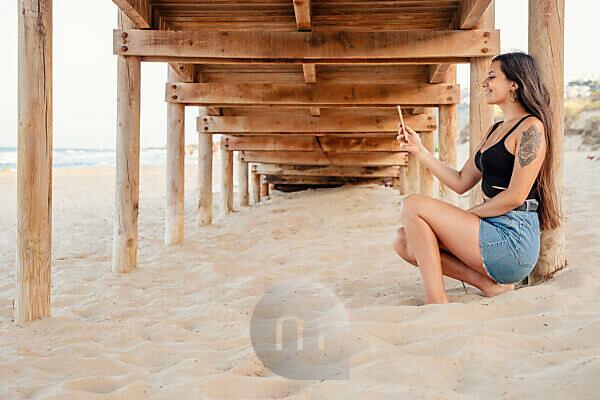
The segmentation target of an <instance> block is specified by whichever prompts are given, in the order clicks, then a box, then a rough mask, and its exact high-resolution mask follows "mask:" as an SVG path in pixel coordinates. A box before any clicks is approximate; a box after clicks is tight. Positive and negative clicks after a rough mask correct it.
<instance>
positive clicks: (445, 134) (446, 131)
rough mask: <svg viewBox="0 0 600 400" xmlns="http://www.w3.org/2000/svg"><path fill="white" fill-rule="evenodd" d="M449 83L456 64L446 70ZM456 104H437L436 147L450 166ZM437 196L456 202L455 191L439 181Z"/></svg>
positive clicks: (453, 159)
mask: <svg viewBox="0 0 600 400" xmlns="http://www.w3.org/2000/svg"><path fill="white" fill-rule="evenodd" d="M448 76H449V77H450V79H449V81H448V82H449V83H455V82H456V65H451V66H450V69H449V71H448ZM456 141H457V135H456V105H455V104H442V105H440V106H439V121H438V148H439V160H440V161H441V162H443V163H444V164H447V165H448V166H450V167H452V168H456ZM439 188H440V191H439V198H440V199H441V200H443V201H445V202H447V203H450V204H456V193H455V192H453V191H452V190H451V189H450V188H448V187H447V186H446V185H444V184H443V183H442V182H439Z"/></svg>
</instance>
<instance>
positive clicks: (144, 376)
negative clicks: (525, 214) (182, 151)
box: [0, 145, 600, 400]
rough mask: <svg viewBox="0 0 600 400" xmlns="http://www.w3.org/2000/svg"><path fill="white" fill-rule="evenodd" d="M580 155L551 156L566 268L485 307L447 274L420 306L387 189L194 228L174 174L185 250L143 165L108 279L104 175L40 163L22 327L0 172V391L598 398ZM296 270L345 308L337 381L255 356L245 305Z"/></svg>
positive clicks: (189, 181) (357, 190)
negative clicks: (46, 236) (44, 190)
mask: <svg viewBox="0 0 600 400" xmlns="http://www.w3.org/2000/svg"><path fill="white" fill-rule="evenodd" d="M463 153H464V145H463ZM592 155H593V156H595V157H600V154H598V153H591V152H583V151H566V152H565V163H566V164H565V165H566V167H565V171H566V176H565V182H566V192H565V207H566V212H567V216H568V218H567V221H566V239H567V257H568V266H567V268H566V269H565V270H563V271H561V272H559V273H557V274H556V275H555V277H554V278H553V279H552V280H550V281H548V282H545V283H543V284H541V285H538V286H534V287H526V288H521V289H519V290H517V291H514V292H510V293H507V294H504V295H501V296H498V297H494V298H491V299H490V298H485V297H482V296H480V295H479V291H478V290H477V289H475V288H473V287H470V286H467V289H468V290H467V293H465V291H464V289H463V288H462V285H461V283H460V282H459V281H455V280H453V279H450V278H447V279H446V288H447V289H448V293H449V299H450V301H451V302H452V303H451V304H448V305H423V303H424V291H423V287H422V285H421V279H420V275H419V271H418V269H417V268H415V267H413V266H411V265H409V264H407V263H406V262H404V261H403V260H401V259H400V258H399V257H398V256H397V255H396V254H395V253H394V252H393V250H392V248H391V242H392V238H393V235H394V233H395V230H396V229H397V228H398V227H399V226H400V210H401V205H400V201H401V197H400V196H399V195H398V193H397V191H396V190H395V189H392V188H386V187H378V186H374V185H365V186H357V187H343V188H336V189H323V190H309V191H306V192H299V193H286V194H283V193H279V192H276V193H275V194H274V195H272V197H271V199H270V200H268V201H267V202H265V203H263V204H260V205H258V206H251V207H246V208H243V209H241V210H240V209H239V208H237V211H235V212H234V213H233V214H230V215H228V216H226V217H223V216H220V215H219V214H218V211H217V210H216V212H217V214H216V215H217V217H216V220H215V223H214V225H212V226H208V227H202V228H200V229H197V228H196V224H195V222H196V219H195V206H196V192H195V190H196V168H195V166H193V165H191V166H190V165H188V166H186V205H185V207H186V241H185V244H183V245H181V246H176V247H166V246H165V245H164V244H163V235H164V186H165V182H164V168H163V167H157V166H142V170H141V195H140V198H141V201H140V216H139V218H140V219H139V232H140V241H139V256H138V260H139V261H138V262H139V265H138V268H137V270H136V271H134V272H133V273H130V274H126V275H120V276H119V275H116V274H113V273H112V272H111V248H112V230H113V216H112V215H113V203H114V169H113V168H111V167H96V168H59V169H55V170H54V181H53V189H54V190H53V201H54V203H53V207H54V208H53V239H54V241H53V244H54V247H53V275H52V318H50V319H45V320H42V321H36V322H32V323H29V324H24V325H15V324H14V323H13V322H12V315H13V306H12V302H13V297H14V293H15V282H14V281H15V276H14V270H15V268H14V263H15V235H16V233H15V229H16V174H15V172H13V171H3V172H1V173H0V187H2V191H0V201H1V203H2V204H3V207H2V208H0V227H1V229H0V268H1V273H0V319H1V322H0V350H1V351H0V398H2V399H30V398H34V399H108V398H110V399H146V398H152V399H170V400H172V399H246V398H248V399H249V398H251V399H267V398H277V399H298V400H300V399H302V400H305V399H344V400H348V399H400V398H402V399H404V398H407V399H413V398H414V399H421V398H423V399H480V398H494V399H500V398H502V399H538V398H539V399H542V398H543V399H565V398H569V399H596V398H598V391H599V390H600V381H599V380H598V379H597V378H598V377H599V376H600V343H599V342H598V340H597V338H598V336H599V335H600V312H599V310H600V268H598V264H599V260H600V246H598V238H599V237H600V224H599V222H600V209H599V208H598V204H600V187H599V185H598V176H600V160H598V158H595V159H589V158H588V156H592ZM462 159H463V160H464V155H463V158H462ZM459 161H460V160H459ZM460 162H461V164H460V165H462V161H460ZM460 201H461V202H462V203H464V205H465V208H466V197H463V198H461V199H460ZM299 278H304V279H309V280H312V281H315V282H318V283H319V284H321V285H324V286H326V287H327V288H329V289H330V290H331V291H333V292H334V293H335V294H336V295H337V297H338V298H339V299H340V301H341V302H342V303H343V305H344V307H345V308H346V310H347V312H348V317H349V320H350V328H351V334H350V344H351V353H350V354H349V359H348V362H349V366H350V374H351V376H350V379H349V380H324V381H320V380H291V379H286V378H284V377H281V376H278V375H277V374H275V373H273V372H272V371H270V370H269V369H268V368H266V367H265V366H264V365H263V364H262V363H261V361H260V360H259V359H258V358H257V356H256V354H255V352H254V351H253V347H252V345H251V343H250V338H249V324H250V318H251V315H252V312H253V310H254V307H255V305H256V303H257V302H258V300H259V299H260V298H261V296H262V295H263V294H264V292H265V290H266V289H267V288H268V287H269V286H270V285H272V284H274V283H277V282H279V281H286V280H294V279H299Z"/></svg>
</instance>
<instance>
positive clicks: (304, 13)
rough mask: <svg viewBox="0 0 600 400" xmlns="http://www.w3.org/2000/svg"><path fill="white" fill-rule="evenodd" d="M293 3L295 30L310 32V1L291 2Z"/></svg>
mask: <svg viewBox="0 0 600 400" xmlns="http://www.w3.org/2000/svg"><path fill="white" fill-rule="evenodd" d="M293 3H294V14H295V15H296V27H297V29H298V30H299V31H310V30H311V29H312V21H311V12H310V5H311V4H310V0H293Z"/></svg>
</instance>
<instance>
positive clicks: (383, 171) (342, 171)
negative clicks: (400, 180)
mask: <svg viewBox="0 0 600 400" xmlns="http://www.w3.org/2000/svg"><path fill="white" fill-rule="evenodd" d="M399 168H400V167H334V166H330V165H328V166H322V165H290V164H255V167H254V169H253V170H254V171H256V172H257V173H259V174H262V175H302V176H344V177H352V176H354V177H364V178H369V177H371V178H397V177H399V176H400V175H399Z"/></svg>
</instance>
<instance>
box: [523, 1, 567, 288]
mask: <svg viewBox="0 0 600 400" xmlns="http://www.w3.org/2000/svg"><path fill="white" fill-rule="evenodd" d="M564 16H565V3H564V0H529V54H530V55H531V56H532V57H533V58H534V59H535V61H536V63H537V64H538V66H539V68H540V73H541V78H542V80H543V82H544V83H545V84H546V85H547V87H548V91H549V92H550V108H551V111H550V116H551V120H550V121H549V122H550V125H552V127H553V129H554V130H553V136H552V138H551V140H552V145H553V155H554V169H553V171H552V177H553V178H554V182H553V185H554V188H555V191H556V193H557V197H558V210H559V212H560V213H561V214H562V215H563V216H564V214H563V213H564V210H563V207H564V206H563V201H564V153H563V140H564V105H563V99H564V86H563V85H564ZM566 264H567V255H566V244H565V228H564V221H563V223H561V225H560V226H559V227H558V228H556V229H554V230H543V231H542V239H541V249H540V258H539V260H538V263H537V265H536V266H535V269H534V270H533V272H532V273H531V274H529V277H528V283H529V284H533V283H535V282H538V281H540V280H543V279H547V278H549V277H550V276H552V274H554V272H556V271H558V270H559V269H562V268H563V267H565V266H566Z"/></svg>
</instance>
